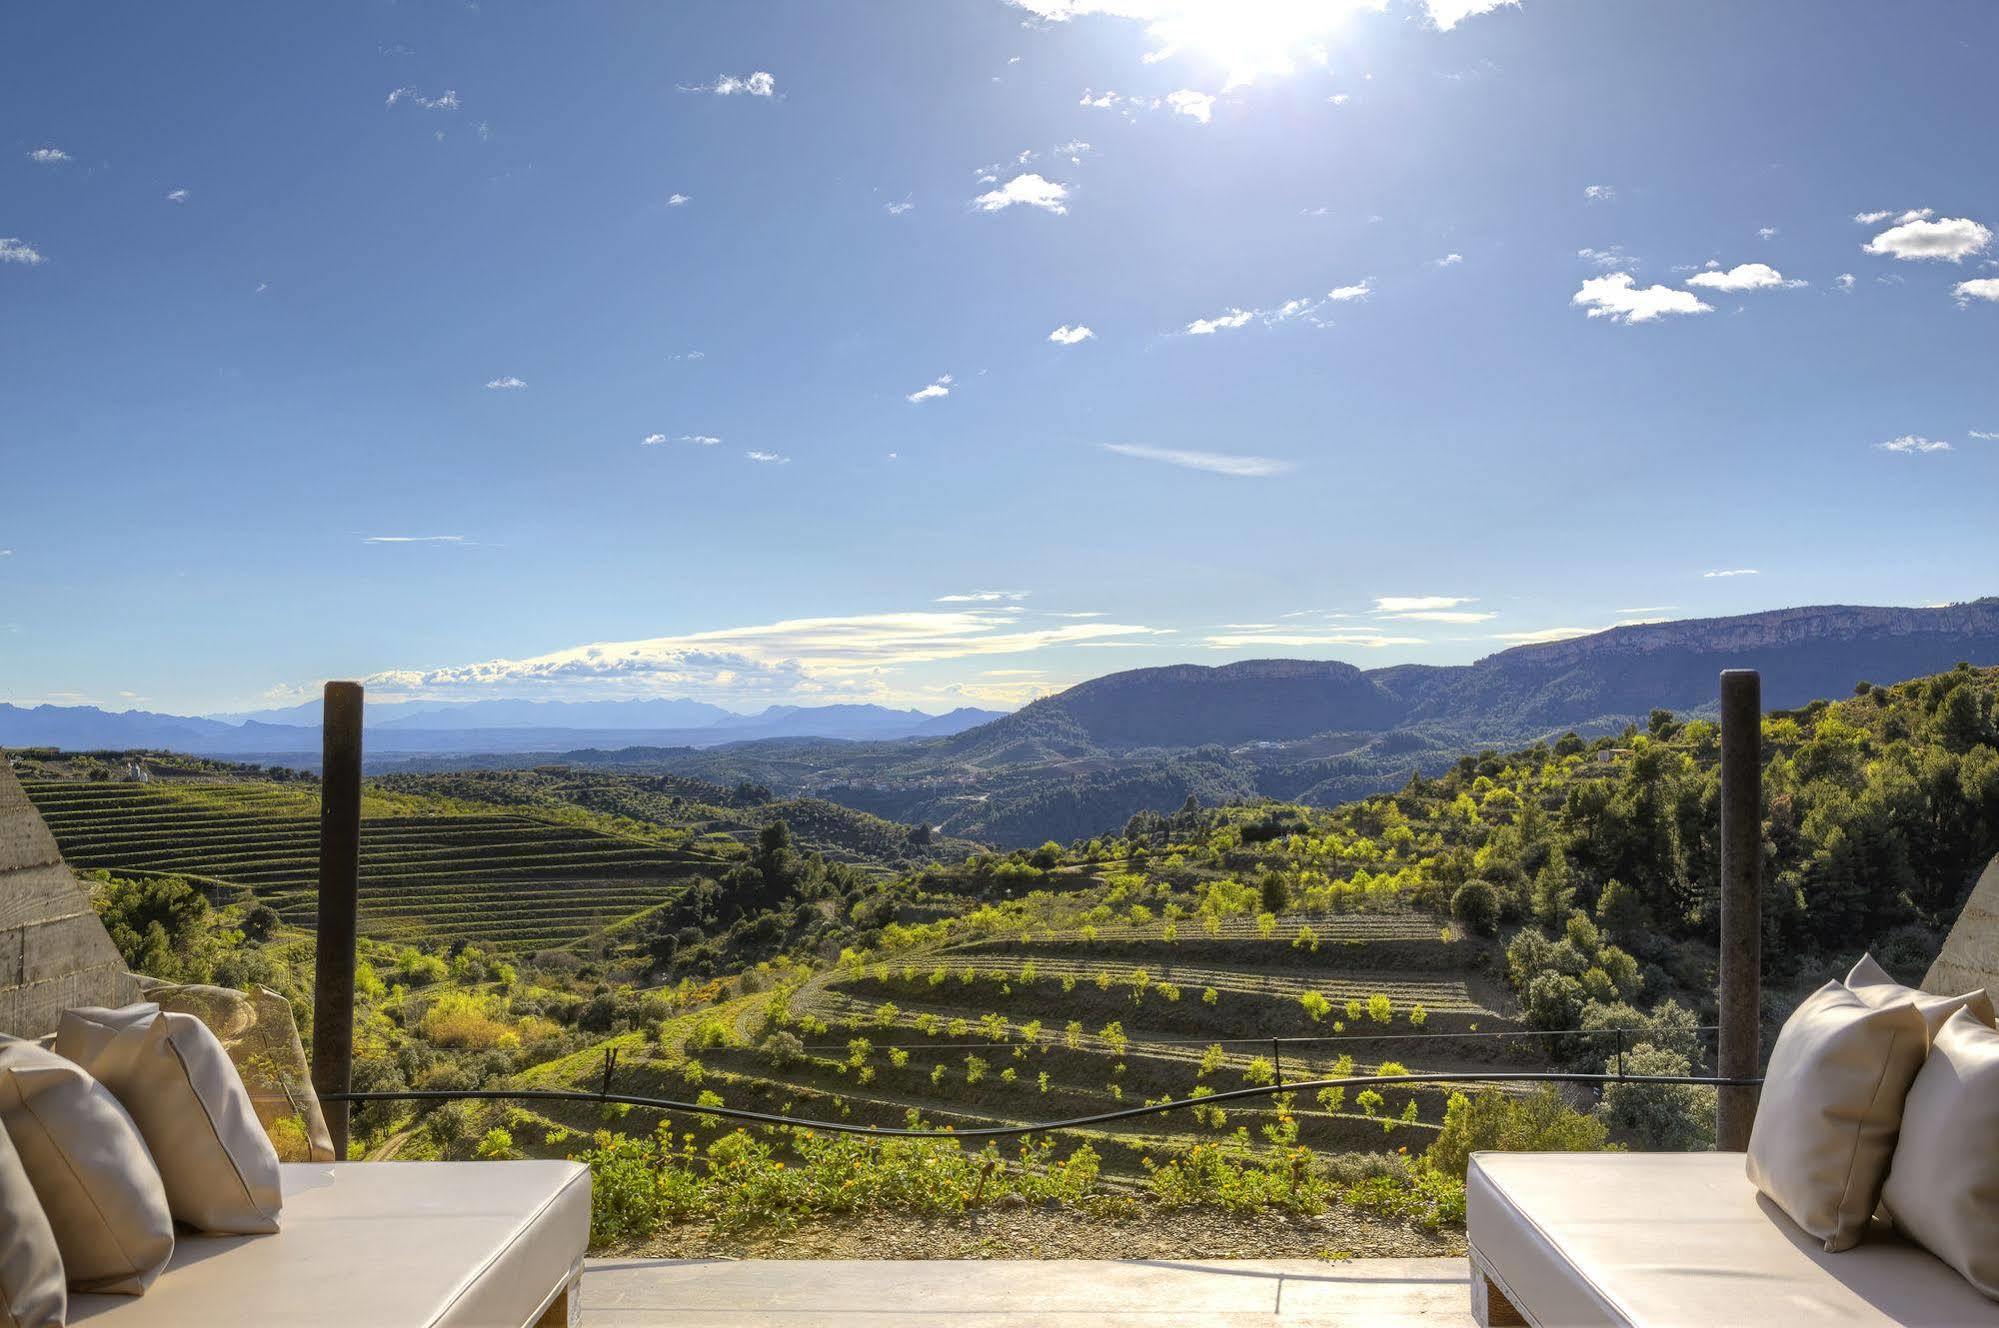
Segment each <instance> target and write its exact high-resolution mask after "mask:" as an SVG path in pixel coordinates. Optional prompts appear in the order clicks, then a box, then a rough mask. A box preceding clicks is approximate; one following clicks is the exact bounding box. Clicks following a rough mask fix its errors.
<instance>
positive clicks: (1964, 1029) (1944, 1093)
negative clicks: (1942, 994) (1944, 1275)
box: [1881, 1010, 1999, 1299]
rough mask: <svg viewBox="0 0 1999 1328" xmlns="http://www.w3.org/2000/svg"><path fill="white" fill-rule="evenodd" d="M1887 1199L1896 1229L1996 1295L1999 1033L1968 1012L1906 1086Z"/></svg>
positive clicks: (1942, 1035)
mask: <svg viewBox="0 0 1999 1328" xmlns="http://www.w3.org/2000/svg"><path fill="white" fill-rule="evenodd" d="M1881 1197H1882V1199H1883V1201H1884V1202H1885V1203H1886V1204H1887V1207H1888V1210H1889V1212H1891V1213H1893V1214H1894V1217H1895V1225H1896V1227H1897V1228H1899V1229H1900V1230H1902V1231H1903V1232H1905V1233H1907V1234H1908V1235H1909V1236H1910V1237H1911V1238H1912V1239H1913V1240H1915V1242H1916V1243H1917V1244H1919V1245H1921V1246H1922V1247H1923V1248H1925V1249H1927V1250H1928V1251H1929V1252H1930V1253H1932V1254H1934V1255H1936V1256H1937V1257H1938V1258H1939V1259H1942V1260H1943V1261H1944V1262H1945V1263H1947V1264H1949V1265H1950V1266H1951V1267H1953V1268H1955V1269H1957V1271H1958V1272H1960V1273H1962V1274H1964V1276H1965V1278H1966V1279H1967V1280H1968V1281H1970V1283H1971V1284H1972V1285H1973V1286H1975V1287H1977V1288H1978V1289H1979V1290H1980V1291H1982V1292H1984V1293H1985V1294H1986V1295H1987V1296H1991V1297H1993V1298H1994V1299H1999V1033H1995V1032H1994V1031H1993V1030H1992V1029H1990V1028H1988V1027H1986V1026H1985V1024H1983V1023H1982V1022H1980V1021H1979V1019H1978V1017H1977V1016H1976V1015H1975V1014H1973V1013H1972V1012H1971V1011H1970V1010H1964V1011H1961V1012H1959V1013H1958V1014H1957V1015H1956V1016H1954V1017H1953V1018H1952V1019H1951V1021H1950V1022H1949V1023H1947V1024H1945V1025H1944V1026H1943V1028H1942V1029H1941V1030H1939V1031H1938V1033H1937V1035H1936V1039H1935V1041H1933V1042H1932V1043H1931V1044H1930V1054H1929V1058H1928V1059H1927V1060H1925V1061H1924V1062H1923V1068H1922V1070H1921V1071H1920V1072H1919V1073H1918V1074H1917V1075H1916V1082H1915V1083H1913V1084H1911V1085H1910V1086H1909V1097H1908V1100H1907V1101H1906V1102H1905V1103H1904V1104H1903V1107H1902V1138H1901V1142H1899V1143H1898V1144H1896V1146H1895V1159H1894V1162H1893V1163H1892V1164H1891V1165H1890V1166H1889V1168H1888V1184H1887V1186H1886V1187H1885V1188H1884V1189H1883V1190H1882V1192H1881Z"/></svg>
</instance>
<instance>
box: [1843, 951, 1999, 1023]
mask: <svg viewBox="0 0 1999 1328" xmlns="http://www.w3.org/2000/svg"><path fill="white" fill-rule="evenodd" d="M1846 985H1847V986H1848V987H1849V988H1851V989H1852V991H1853V994H1854V995H1856V996H1858V997H1859V998H1860V999H1861V1000H1863V1001H1866V1002H1867V1003H1868V1004H1869V1005H1872V1006H1875V1007H1877V1008H1878V1007H1880V1006H1883V1005H1900V1004H1902V1003H1904V1002H1913V1003H1914V1004H1915V1007H1916V1010H1917V1011H1918V1012H1919V1013H1920V1014H1921V1015H1922V1016H1923V1026H1924V1028H1925V1029H1926V1030H1927V1031H1928V1033H1929V1035H1930V1036H1931V1037H1935V1036H1936V1035H1937V1030H1938V1029H1939V1028H1942V1027H1943V1026H1944V1025H1945V1024H1946V1023H1948V1022H1950V1017H1951V1016H1952V1015H1954V1014H1956V1013H1957V1012H1958V1011H1959V1010H1969V1011H1971V1013H1972V1014H1973V1015H1975V1016H1976V1017H1977V1019H1978V1022H1979V1023H1981V1024H1984V1025H1985V1026H1986V1027H1987V1028H1990V1027H1992V997H1991V996H1990V995H1989V994H1987V992H1986V990H1985V988H1983V987H1974V988H1972V989H1971V990H1970V991H1967V992H1966V993H1964V995H1962V996H1932V995H1930V994H1929V993H1928V992H1926V991H1921V990H1918V989H1917V988H1915V987H1905V986H1903V985H1902V984H1901V983H1899V982H1897V981H1895V979H1893V978H1891V977H1889V976H1888V970H1886V969H1884V968H1882V967H1881V965H1879V964H1877V963H1875V962H1874V956H1873V955H1871V954H1863V955H1861V956H1860V962H1859V963H1857V964H1855V965H1854V966H1853V971H1852V972H1851V973H1848V974H1847V975H1846Z"/></svg>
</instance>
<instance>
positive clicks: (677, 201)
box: [666, 194, 694, 207]
mask: <svg viewBox="0 0 1999 1328" xmlns="http://www.w3.org/2000/svg"><path fill="white" fill-rule="evenodd" d="M693 201H694V200H693V199H692V198H690V197H688V196H687V195H686V194H669V195H667V198H666V205H667V206H668V207H686V206H687V205H688V204H689V203H692V202H693Z"/></svg>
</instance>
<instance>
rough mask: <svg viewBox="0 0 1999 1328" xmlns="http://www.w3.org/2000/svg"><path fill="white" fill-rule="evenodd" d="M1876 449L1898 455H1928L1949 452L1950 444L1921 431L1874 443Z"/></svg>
mask: <svg viewBox="0 0 1999 1328" xmlns="http://www.w3.org/2000/svg"><path fill="white" fill-rule="evenodd" d="M1874 447H1875V450H1876V451H1880V452H1893V453H1895V454H1897V455H1898V456H1928V455H1929V454H1930V453H1932V452H1948V451H1950V450H1951V447H1950V444H1949V443H1946V442H1944V441H1943V440H1942V439H1940V438H1925V437H1923V436H1922V435H1921V434H1919V433H1905V434H1903V435H1902V436H1901V437H1900V438H1890V439H1889V440H1888V441H1887V442H1885V443H1876V444H1874Z"/></svg>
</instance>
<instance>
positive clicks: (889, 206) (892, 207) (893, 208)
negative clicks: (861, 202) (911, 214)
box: [882, 198, 916, 217]
mask: <svg viewBox="0 0 1999 1328" xmlns="http://www.w3.org/2000/svg"><path fill="white" fill-rule="evenodd" d="M915 206H916V204H914V203H912V202H910V201H909V200H908V199H906V198H905V199H903V200H902V201H901V202H900V203H884V204H882V211H884V212H886V213H888V214H889V215H890V216H891V217H899V216H901V215H902V214H903V213H905V212H907V211H909V210H910V209H911V208H913V207H915Z"/></svg>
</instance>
